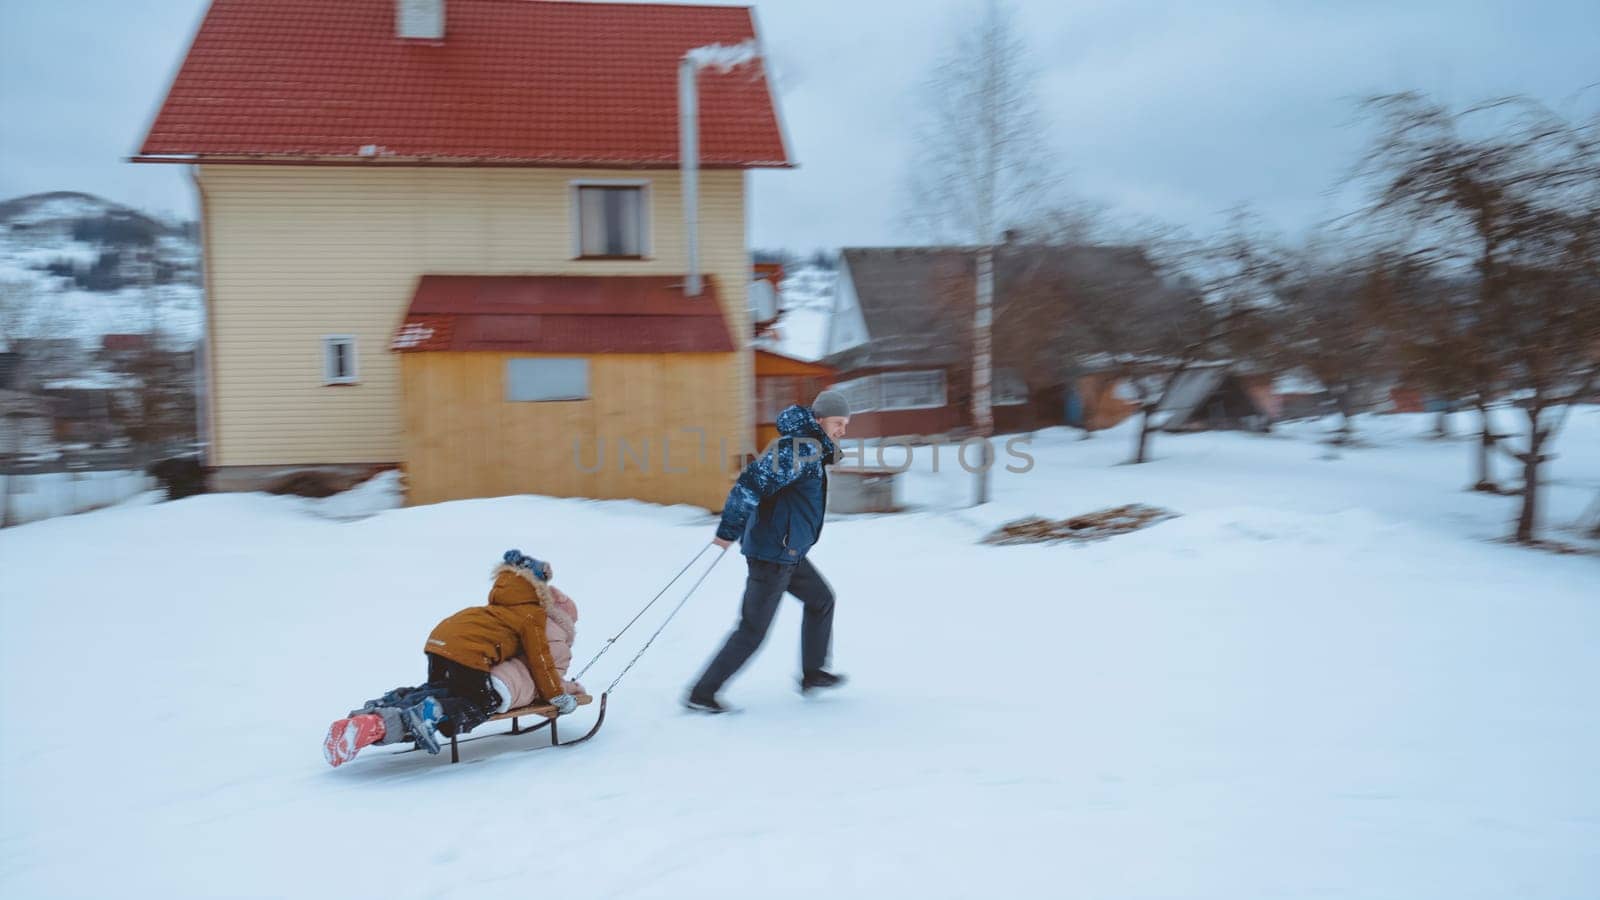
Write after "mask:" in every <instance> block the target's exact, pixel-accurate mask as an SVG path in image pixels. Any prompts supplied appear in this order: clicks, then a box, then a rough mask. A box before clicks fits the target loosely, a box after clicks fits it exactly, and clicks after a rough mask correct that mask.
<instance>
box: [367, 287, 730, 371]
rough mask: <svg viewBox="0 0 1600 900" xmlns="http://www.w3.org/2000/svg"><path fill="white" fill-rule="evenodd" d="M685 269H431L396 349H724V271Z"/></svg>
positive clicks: (392, 346)
mask: <svg viewBox="0 0 1600 900" xmlns="http://www.w3.org/2000/svg"><path fill="white" fill-rule="evenodd" d="M683 282H684V276H682V275H599V276H578V275H424V276H422V280H421V281H420V282H418V284H417V292H416V294H415V295H413V296H412V298H411V308H410V310H409V311H408V312H407V313H406V317H405V320H404V321H403V322H401V324H400V328H399V329H398V330H397V331H396V332H395V336H394V340H393V341H392V342H391V343H390V345H389V346H390V349H392V350H397V351H402V352H416V351H424V350H455V351H470V350H488V351H497V352H503V353H693V352H701V353H725V352H729V351H732V350H733V349H734V347H733V341H732V340H731V339H730V338H729V335H728V326H727V323H726V322H725V321H724V320H723V318H722V306H721V304H720V302H719V301H718V299H717V287H716V279H715V278H713V277H711V276H709V275H708V276H706V279H705V290H704V291H703V292H702V293H701V295H700V296H699V297H689V296H687V295H685V294H684V292H683Z"/></svg>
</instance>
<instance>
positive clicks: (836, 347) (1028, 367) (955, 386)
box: [821, 245, 1164, 437]
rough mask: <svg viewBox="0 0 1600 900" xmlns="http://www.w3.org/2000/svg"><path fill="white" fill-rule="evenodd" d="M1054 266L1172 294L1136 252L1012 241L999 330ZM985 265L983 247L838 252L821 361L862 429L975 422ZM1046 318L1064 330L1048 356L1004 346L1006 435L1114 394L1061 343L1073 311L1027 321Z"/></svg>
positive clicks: (916, 429)
mask: <svg viewBox="0 0 1600 900" xmlns="http://www.w3.org/2000/svg"><path fill="white" fill-rule="evenodd" d="M1047 265H1048V266H1055V267H1060V268H1061V269H1063V270H1064V271H1065V272H1067V273H1068V274H1069V276H1070V279H1071V280H1074V281H1075V282H1076V283H1080V284H1084V285H1089V284H1091V283H1103V282H1109V281H1111V280H1113V279H1114V280H1116V283H1118V284H1120V285H1125V286H1131V289H1134V290H1162V289H1164V288H1163V286H1162V283H1161V282H1160V280H1159V278H1157V276H1156V275H1155V272H1154V269H1153V267H1152V266H1151V265H1150V263H1149V262H1148V260H1147V259H1145V257H1144V256H1143V255H1142V254H1140V253H1139V252H1138V251H1137V250H1133V249H1130V248H1126V247H1098V246H1068V247H1054V246H1037V245H1007V246H1002V247H1000V248H998V249H997V251H996V254H995V281H996V296H995V326H994V327H995V332H996V334H997V335H998V334H999V333H1000V332H1001V331H1002V329H1005V328H1007V327H1010V326H1015V325H1017V324H1019V323H1017V322H1014V321H1012V319H1011V318H1009V317H1008V299H1007V298H1008V289H1010V288H1011V286H1012V285H1016V284H1021V283H1023V282H1025V281H1027V279H1029V277H1030V275H1031V274H1032V273H1036V272H1038V271H1040V270H1041V268H1042V267H1044V266H1047ZM975 272H976V253H975V252H974V251H973V250H972V249H970V248H963V247H887V248H861V247H852V248H846V249H844V250H842V251H841V252H840V255H839V280H838V286H837V289H836V290H835V293H834V307H833V313H832V316H831V318H830V319H829V328H828V336H827V340H826V343H825V350H824V352H825V356H824V357H823V358H822V360H821V362H823V363H825V364H827V365H829V366H831V367H833V368H834V369H836V370H837V371H838V373H839V374H838V378H839V381H838V383H837V384H835V385H834V388H835V389H836V390H839V391H842V392H843V393H844V394H845V395H846V396H847V397H849V399H850V405H851V409H852V410H855V411H856V414H855V415H854V416H852V418H851V421H850V433H851V434H852V435H853V436H862V437H883V436H891V435H894V436H901V435H933V434H952V433H962V432H965V431H967V430H969V429H970V428H971V427H972V419H971V404H972V385H971V374H970V373H971V356H972V350H971V343H970V338H969V335H970V333H971V331H970V329H971V320H972V311H973V293H974V280H975V277H976V276H975ZM1041 325H1042V326H1043V327H1048V328H1050V329H1052V330H1054V331H1055V332H1057V334H1055V335H1054V336H1053V337H1052V339H1051V340H1052V341H1054V343H1050V342H1046V343H1045V344H1042V345H1040V348H1039V350H1040V352H1039V353H1038V357H1039V358H1034V359H1021V358H1016V357H1014V356H1008V354H1007V352H1006V351H1005V349H1004V347H1005V343H1004V342H1003V341H1001V340H999V339H998V338H997V340H996V341H995V355H994V359H993V377H992V381H991V392H992V394H991V397H992V400H991V402H992V409H993V416H994V424H995V430H996V431H998V432H1011V431H1022V430H1028V429H1033V428H1038V427H1043V426H1047V425H1055V424H1061V423H1063V422H1067V421H1069V420H1070V419H1071V418H1072V417H1073V416H1074V415H1075V414H1076V415H1078V416H1079V417H1080V418H1081V417H1083V416H1084V415H1086V413H1085V412H1084V407H1086V406H1088V405H1089V404H1090V403H1096V402H1098V401H1099V400H1100V398H1101V395H1109V392H1111V391H1113V390H1114V389H1115V385H1114V384H1113V383H1111V382H1109V381H1106V380H1104V379H1100V380H1094V379H1092V378H1091V379H1090V380H1088V381H1083V377H1084V376H1083V375H1082V373H1081V371H1080V370H1079V369H1078V368H1077V367H1075V366H1073V365H1072V364H1071V361H1070V355H1069V354H1068V353H1067V352H1066V351H1065V349H1064V348H1062V349H1059V350H1053V349H1051V348H1052V347H1055V346H1057V345H1059V344H1063V343H1064V338H1065V336H1066V333H1065V330H1066V329H1067V328H1068V327H1069V324H1068V323H1067V321H1066V319H1065V316H1064V313H1063V315H1062V316H1061V317H1060V318H1058V319H1056V320H1054V321H1050V322H1045V323H1029V324H1028V325H1027V327H1036V326H1041ZM1080 382H1081V383H1080ZM1085 397H1087V398H1088V400H1089V403H1085ZM1087 415H1089V416H1090V417H1091V418H1093V416H1095V415H1098V414H1097V413H1087ZM1118 420H1120V419H1118ZM1111 424H1114V422H1112V423H1111ZM1101 427H1104V426H1101Z"/></svg>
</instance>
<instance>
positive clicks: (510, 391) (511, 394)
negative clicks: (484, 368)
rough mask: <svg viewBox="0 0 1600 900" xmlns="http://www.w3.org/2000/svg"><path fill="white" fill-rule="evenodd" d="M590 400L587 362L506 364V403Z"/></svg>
mask: <svg viewBox="0 0 1600 900" xmlns="http://www.w3.org/2000/svg"><path fill="white" fill-rule="evenodd" d="M587 399H589V361H588V360H587V359H508V360H506V400H507V402H510V403H532V402H539V401H547V400H587Z"/></svg>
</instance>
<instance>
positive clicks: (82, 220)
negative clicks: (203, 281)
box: [0, 191, 201, 346]
mask: <svg viewBox="0 0 1600 900" xmlns="http://www.w3.org/2000/svg"><path fill="white" fill-rule="evenodd" d="M199 272H200V248H199V245H198V242H197V241H196V239H195V237H194V234H193V230H192V227H191V226H190V225H188V224H187V223H182V222H171V221H163V220H160V219H157V218H154V217H151V216H148V215H146V214H144V213H141V212H139V211H138V210H134V209H131V208H129V207H126V206H123V205H121V204H118V203H113V202H111V201H109V200H104V199H102V198H99V197H95V196H92V195H89V194H80V193H74V192H65V191H63V192H56V193H49V194H34V195H30V196H27V197H17V198H14V199H11V200H7V201H4V202H0V290H3V294H4V296H3V297H0V303H3V304H4V305H5V309H4V310H3V312H4V318H3V321H0V324H3V325H4V330H5V331H6V334H3V335H0V339H4V338H7V337H24V338H75V339H77V340H78V341H79V342H81V343H83V344H85V345H91V346H92V345H95V344H97V343H98V342H99V338H100V336H101V335H103V334H110V333H134V332H140V333H143V332H150V331H153V330H158V331H161V332H164V333H166V334H167V335H169V336H170V337H171V338H172V339H173V340H175V341H176V342H177V343H179V344H186V343H193V342H194V341H196V340H198V339H199V335H200V327H201V309H200V287H199Z"/></svg>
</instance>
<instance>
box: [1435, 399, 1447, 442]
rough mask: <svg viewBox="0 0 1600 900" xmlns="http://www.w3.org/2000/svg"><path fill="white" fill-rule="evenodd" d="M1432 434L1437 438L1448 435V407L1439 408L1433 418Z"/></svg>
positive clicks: (1441, 438)
mask: <svg viewBox="0 0 1600 900" xmlns="http://www.w3.org/2000/svg"><path fill="white" fill-rule="evenodd" d="M1433 436H1434V437H1436V438H1438V439H1439V440H1441V441H1442V440H1445V439H1447V438H1449V437H1450V408H1449V407H1445V408H1444V409H1441V410H1439V415H1438V417H1437V418H1435V419H1434V420H1433Z"/></svg>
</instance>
